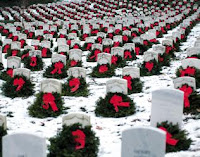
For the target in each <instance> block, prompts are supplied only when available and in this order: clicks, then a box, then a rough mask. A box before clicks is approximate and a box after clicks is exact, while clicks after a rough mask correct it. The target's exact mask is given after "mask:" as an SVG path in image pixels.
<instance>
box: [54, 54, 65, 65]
mask: <svg viewBox="0 0 200 157" xmlns="http://www.w3.org/2000/svg"><path fill="white" fill-rule="evenodd" d="M59 61H61V62H63V64H64V65H66V56H65V55H61V54H53V55H52V57H51V62H52V63H56V62H59Z"/></svg>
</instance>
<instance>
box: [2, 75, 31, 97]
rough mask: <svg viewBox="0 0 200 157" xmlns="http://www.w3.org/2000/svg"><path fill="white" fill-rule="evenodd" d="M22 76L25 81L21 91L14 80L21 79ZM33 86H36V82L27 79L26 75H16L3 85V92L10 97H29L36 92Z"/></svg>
mask: <svg viewBox="0 0 200 157" xmlns="http://www.w3.org/2000/svg"><path fill="white" fill-rule="evenodd" d="M20 78H22V79H23V80H24V82H25V83H24V85H23V87H22V88H21V89H20V90H19V91H16V89H17V87H18V86H14V85H13V82H14V80H15V79H20ZM33 88H34V84H33V83H32V82H31V81H30V80H29V79H27V78H26V77H25V76H19V75H16V76H14V77H13V78H11V79H8V80H7V81H6V82H5V83H4V84H3V85H2V91H3V94H4V95H5V96H7V97H10V98H15V97H29V96H31V95H33V94H34V90H33Z"/></svg>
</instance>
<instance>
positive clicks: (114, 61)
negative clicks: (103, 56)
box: [111, 56, 118, 64]
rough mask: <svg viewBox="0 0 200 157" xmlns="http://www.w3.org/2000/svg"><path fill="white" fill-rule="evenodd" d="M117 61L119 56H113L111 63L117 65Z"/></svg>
mask: <svg viewBox="0 0 200 157" xmlns="http://www.w3.org/2000/svg"><path fill="white" fill-rule="evenodd" d="M117 61H118V57H117V56H112V59H111V63H112V64H117Z"/></svg>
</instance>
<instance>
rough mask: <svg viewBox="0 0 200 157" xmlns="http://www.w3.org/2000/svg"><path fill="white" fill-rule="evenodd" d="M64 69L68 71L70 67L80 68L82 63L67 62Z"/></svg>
mask: <svg viewBox="0 0 200 157" xmlns="http://www.w3.org/2000/svg"><path fill="white" fill-rule="evenodd" d="M66 67H67V68H68V69H69V68H71V67H82V61H75V60H67V63H66Z"/></svg>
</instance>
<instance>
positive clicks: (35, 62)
mask: <svg viewBox="0 0 200 157" xmlns="http://www.w3.org/2000/svg"><path fill="white" fill-rule="evenodd" d="M36 65H37V57H31V63H30V66H32V67H35V66H36Z"/></svg>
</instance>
